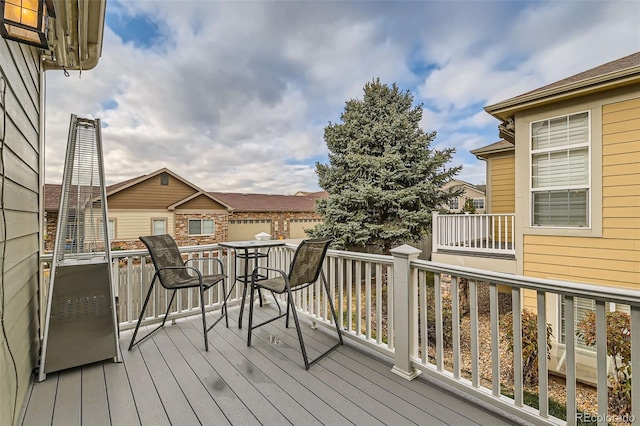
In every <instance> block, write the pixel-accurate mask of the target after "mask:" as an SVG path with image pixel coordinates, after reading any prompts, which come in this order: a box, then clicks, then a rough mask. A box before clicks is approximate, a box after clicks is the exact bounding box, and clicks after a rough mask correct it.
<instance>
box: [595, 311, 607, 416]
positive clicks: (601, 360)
mask: <svg viewBox="0 0 640 426" xmlns="http://www.w3.org/2000/svg"><path fill="white" fill-rule="evenodd" d="M596 370H597V372H596V374H597V377H598V379H597V383H598V385H597V386H598V388H597V389H598V425H601V426H606V425H607V412H608V405H609V387H608V386H607V317H606V311H605V303H604V302H603V301H602V300H596Z"/></svg>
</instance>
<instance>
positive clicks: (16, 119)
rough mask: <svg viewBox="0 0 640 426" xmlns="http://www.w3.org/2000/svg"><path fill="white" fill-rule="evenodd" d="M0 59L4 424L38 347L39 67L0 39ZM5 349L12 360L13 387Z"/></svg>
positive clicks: (29, 54) (25, 51) (30, 53)
mask: <svg viewBox="0 0 640 426" xmlns="http://www.w3.org/2000/svg"><path fill="white" fill-rule="evenodd" d="M0 57H1V58H2V62H1V64H0V73H1V75H2V76H3V77H4V79H5V81H6V97H5V104H4V105H0V114H4V113H5V111H6V114H7V116H6V128H5V129H4V142H5V145H4V153H3V157H4V164H3V165H2V167H0V174H2V173H4V178H5V190H4V203H5V207H4V211H3V212H2V213H3V214H4V218H5V220H6V226H4V225H3V224H2V219H1V218H0V243H2V245H0V249H2V248H6V252H5V254H6V258H5V264H4V268H3V269H4V276H0V280H2V284H3V287H4V290H3V292H4V309H5V310H4V319H5V322H4V324H5V329H6V332H7V338H6V339H5V337H4V335H3V334H2V333H0V424H2V425H10V424H11V422H12V419H13V415H14V411H15V416H16V420H17V417H18V415H19V412H20V408H21V406H22V403H23V401H24V398H25V395H26V391H27V389H28V387H29V380H30V376H31V371H32V370H33V367H34V366H35V365H36V360H37V357H38V351H39V349H40V345H39V330H38V268H39V261H38V250H39V243H38V241H39V176H40V148H39V142H38V137H39V132H40V122H39V119H40V101H39V96H40V80H39V74H40V63H39V59H38V55H37V53H36V50H35V49H31V48H28V47H25V46H22V45H19V44H17V43H13V42H7V41H5V40H4V39H0ZM0 120H1V118H0ZM1 122H2V121H0V123H1ZM0 132H2V129H0ZM0 135H1V133H0ZM5 230H6V239H5V233H4V231H5ZM0 292H2V291H0ZM0 309H2V307H1V306H0ZM9 348H10V349H11V352H12V354H13V357H14V359H15V363H16V368H17V382H18V383H16V374H15V371H14V365H13V362H12V360H11V356H10V354H9ZM16 386H17V389H18V395H17V401H16V396H15V392H16Z"/></svg>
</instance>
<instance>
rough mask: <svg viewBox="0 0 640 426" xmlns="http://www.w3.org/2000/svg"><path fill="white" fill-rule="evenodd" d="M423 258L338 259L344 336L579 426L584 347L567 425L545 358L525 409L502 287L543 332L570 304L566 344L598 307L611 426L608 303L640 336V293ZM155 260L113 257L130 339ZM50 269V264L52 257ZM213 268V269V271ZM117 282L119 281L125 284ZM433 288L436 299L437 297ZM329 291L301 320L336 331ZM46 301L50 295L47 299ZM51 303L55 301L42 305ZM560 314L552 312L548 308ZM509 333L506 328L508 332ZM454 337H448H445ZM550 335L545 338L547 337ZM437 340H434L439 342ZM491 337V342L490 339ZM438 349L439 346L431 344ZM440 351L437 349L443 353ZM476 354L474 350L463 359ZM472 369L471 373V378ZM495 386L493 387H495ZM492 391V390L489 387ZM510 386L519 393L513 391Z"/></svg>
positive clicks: (517, 340)
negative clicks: (483, 299) (486, 351)
mask: <svg viewBox="0 0 640 426" xmlns="http://www.w3.org/2000/svg"><path fill="white" fill-rule="evenodd" d="M294 250H295V245H291V244H287V245H285V246H282V247H274V248H272V249H271V251H270V256H269V266H271V267H275V268H280V269H283V270H287V268H288V265H289V263H290V261H291V259H292V256H293V252H294ZM181 251H182V252H184V253H187V254H188V256H189V257H198V258H200V257H202V258H203V261H202V262H203V265H202V267H203V268H205V271H206V267H205V266H204V264H206V263H208V262H207V261H206V258H207V257H209V256H220V257H221V258H222V259H223V261H224V263H225V269H226V271H227V273H228V274H229V275H231V277H230V282H231V280H232V279H233V270H234V267H233V265H232V264H231V263H230V262H232V261H233V257H232V256H231V257H228V256H226V252H225V251H223V250H222V249H220V248H219V247H218V246H217V245H210V246H197V247H183V248H181ZM419 253H420V251H419V250H417V249H415V248H413V247H410V246H406V245H405V246H401V247H398V248H396V249H394V250H392V256H382V255H374V254H364V253H356V252H347V251H338V250H329V251H328V254H327V260H326V263H325V266H324V272H325V275H326V276H327V279H328V283H329V287H330V292H331V297H332V298H333V300H334V301H335V303H336V310H337V314H338V321H339V322H340V324H339V326H340V328H341V329H342V330H343V336H344V337H345V338H347V339H350V340H352V341H355V342H358V343H360V344H363V345H366V346H367V347H369V348H371V349H374V350H376V351H378V352H380V353H382V354H385V355H388V356H391V357H392V358H394V360H395V365H394V367H393V371H394V372H395V373H397V374H399V375H400V376H402V377H404V378H406V379H412V378H414V377H416V376H417V375H419V374H421V373H422V374H426V375H429V376H433V377H435V378H437V379H439V380H441V381H444V382H446V383H448V384H449V385H451V386H453V387H455V388H456V389H457V390H458V391H461V392H464V393H467V394H469V395H472V396H474V397H475V398H478V399H480V400H482V401H483V403H484V404H488V405H492V406H495V407H498V408H500V409H502V410H505V411H507V412H509V413H511V414H513V415H515V416H518V417H519V418H521V419H523V420H525V421H528V422H532V423H534V424H569V425H573V424H576V420H577V418H576V416H575V415H574V414H573V413H575V412H576V345H575V339H572V338H569V339H567V341H566V358H565V364H566V392H567V399H566V404H567V419H568V421H567V422H564V421H561V420H559V419H557V418H555V417H552V416H550V414H549V399H548V398H549V394H548V386H549V373H548V371H549V368H548V360H547V357H546V356H545V354H544V352H543V351H541V352H540V356H539V357H538V368H539V379H538V380H539V382H538V389H539V401H540V403H539V408H537V409H534V408H531V407H529V406H527V405H525V404H524V396H523V395H524V392H523V374H522V362H521V359H522V351H523V349H522V347H523V342H522V338H521V337H520V336H521V335H522V334H521V330H522V321H521V316H520V315H513V323H512V324H508V325H507V326H508V327H511V328H512V330H513V335H514V336H515V337H514V357H513V359H512V360H505V359H502V358H501V356H500V348H499V342H500V339H501V337H500V326H499V317H500V315H501V314H503V312H499V309H498V287H500V288H501V291H503V290H504V289H505V288H510V289H511V303H512V310H513V312H520V310H521V309H522V308H523V304H524V299H525V297H524V296H525V292H527V291H528V292H529V293H528V294H527V296H528V299H527V300H528V302H527V303H529V304H530V303H532V301H533V303H534V304H535V305H536V306H537V307H536V314H537V322H538V330H545V325H546V324H547V323H548V322H551V321H552V320H554V318H557V316H558V312H557V308H553V307H557V306H558V303H548V302H552V300H551V299H552V298H559V297H561V296H564V300H565V312H566V313H567V314H566V315H567V317H566V336H575V330H576V328H575V325H574V314H573V312H574V310H573V306H574V304H575V300H576V298H577V297H581V298H587V299H591V300H595V305H596V315H597V333H598V336H599V338H598V342H599V343H598V346H597V354H596V365H597V395H598V396H597V401H598V416H599V419H603V421H602V422H599V424H606V420H607V419H608V417H607V402H608V399H607V398H608V394H607V391H608V386H607V355H606V327H605V311H606V305H607V304H608V303H616V304H625V305H629V306H630V310H631V329H632V330H638V329H640V292H638V291H632V290H628V289H625V290H622V289H616V288H609V287H606V286H597V285H588V284H581V283H571V282H563V281H554V280H543V279H535V278H529V277H524V276H517V275H509V274H501V273H494V272H490V271H483V270H476V269H470V268H462V267H454V266H450V265H444V264H437V263H433V262H428V261H423V260H418V259H417V257H418V255H419ZM146 254H147V253H146V251H144V250H136V251H127V252H125V251H116V252H113V253H112V257H113V260H114V265H119V266H118V268H114V271H117V272H114V283H117V285H118V288H119V318H120V326H121V329H126V328H131V327H133V326H134V325H135V321H137V318H138V314H139V311H138V309H139V305H140V304H141V300H144V296H145V295H146V291H147V289H148V285H149V282H150V280H151V276H152V271H151V268H152V267H151V266H150V264H149V261H147V260H146V259H145V255H146ZM42 260H43V262H47V261H50V260H51V257H50V256H49V257H46V256H43V259H42ZM211 263H212V264H213V263H214V262H211ZM116 275H117V277H116ZM442 277H450V284H448V285H445V283H444V281H443V280H442V279H441V278H442ZM461 280H465V282H466V284H465V286H466V287H465V288H466V289H467V290H468V295H469V305H468V307H469V309H468V313H466V314H465V315H468V316H469V323H470V331H469V336H470V337H468V339H469V340H470V341H469V342H468V344H467V345H462V342H461V340H462V337H461V335H462V333H461V319H462V310H461V303H460V299H459V294H458V290H459V286H458V284H459V283H461V282H462V281H461ZM480 283H483V284H482V285H483V286H488V288H489V293H490V303H489V310H490V312H489V318H490V341H491V345H490V346H491V348H490V352H491V367H490V371H491V374H490V377H488V378H487V377H486V374H485V375H484V377H483V373H482V372H481V369H480V365H479V359H480V353H479V351H480V343H479V340H480V331H479V330H480V327H479V313H478V307H479V305H478V288H479V285H480ZM156 288H157V289H158V291H156V294H154V296H153V297H154V299H153V300H154V301H155V302H154V303H155V305H154V306H158V309H157V310H156V309H155V308H154V307H151V308H150V309H149V311H148V314H147V315H146V318H145V323H151V322H157V321H160V320H161V319H162V317H161V316H162V314H163V308H162V307H163V306H164V305H163V303H162V302H164V301H165V300H166V294H164V293H165V291H164V290H162V289H161V287H156ZM430 288H431V289H430ZM241 290H242V288H241V286H236V290H235V291H234V293H233V294H232V295H231V298H230V302H231V303H239V301H240V297H241ZM320 290H321V287H320V284H319V283H317V284H316V285H315V286H312V287H309V288H308V289H307V290H306V291H302V292H299V293H300V294H298V295H296V296H295V297H296V298H297V300H296V305H297V306H298V308H299V310H300V313H301V314H302V315H304V316H307V317H308V318H310V319H311V320H312V321H313V322H314V323H315V324H316V325H318V326H323V327H327V328H332V327H333V325H332V321H331V319H330V317H331V315H330V311H329V305H328V303H327V299H326V296H325V295H324V293H323V292H321V291H320ZM42 291H46V285H45V286H44V288H43V289H42ZM430 291H432V292H433V294H434V298H433V300H432V301H431V302H428V300H427V296H426V295H427V293H429V292H430ZM210 293H212V294H211V295H210V296H209V300H208V301H207V309H209V310H212V309H219V308H220V301H221V300H222V290H221V289H220V290H218V292H217V293H216V292H210ZM447 298H448V300H449V301H450V303H451V308H452V309H451V317H452V322H451V323H452V326H451V330H446V329H445V328H444V326H443V324H444V323H445V321H444V315H445V313H444V310H443V305H444V301H445V300H446V299H447ZM43 299H44V300H46V297H45V298H43ZM548 307H549V308H550V309H552V310H550V311H548V310H547V308H548ZM429 310H433V313H434V316H433V318H432V319H430V320H429V321H430V322H431V324H428V322H429V321H428V320H427V313H428V312H429ZM198 312H199V307H198V298H197V296H195V294H189V293H187V292H183V293H182V294H181V296H180V299H179V301H178V302H177V303H176V306H175V308H174V309H173V310H172V311H171V313H170V318H175V317H178V316H186V315H192V314H196V313H198ZM430 327H431V329H433V328H434V327H435V339H433V338H431V339H430V338H429V336H428V333H429V332H428V330H429V328H430ZM502 327H504V325H502ZM445 332H446V333H445ZM445 334H446V335H448V336H450V337H449V343H450V345H451V348H448V349H446V353H447V354H448V356H449V357H450V362H449V358H447V360H445V343H444V342H445V337H444V336H445ZM544 334H545V333H544V332H542V333H538V335H539V336H544ZM432 337H433V336H432ZM485 337H486V336H485ZM430 341H431V343H429V342H430ZM434 341H435V343H434ZM544 344H545V342H544V338H542V339H539V341H538V346H539V347H543V346H544ZM465 347H469V350H466V349H464V348H465ZM631 348H632V357H631V358H632V361H631V362H632V364H638V365H640V333H633V334H632V339H631ZM464 357H467V358H470V359H471V365H470V367H466V369H469V370H470V371H464V370H463V368H462V365H463V358H464ZM510 362H511V363H512V365H513V369H514V375H513V383H512V384H511V386H512V388H513V397H507V396H505V395H503V384H502V383H501V382H500V380H499V379H496V380H494V378H499V377H500V371H501V370H502V369H504V368H507V367H508V366H509V363H510ZM466 369H465V370H466ZM487 380H488V382H489V383H490V384H489V385H486V383H487ZM483 383H484V384H483ZM511 386H510V387H511ZM632 390H633V393H632V394H633V400H632V408H633V415H634V416H635V418H640V417H639V416H640V378H639V379H637V380H634V381H633V383H632Z"/></svg>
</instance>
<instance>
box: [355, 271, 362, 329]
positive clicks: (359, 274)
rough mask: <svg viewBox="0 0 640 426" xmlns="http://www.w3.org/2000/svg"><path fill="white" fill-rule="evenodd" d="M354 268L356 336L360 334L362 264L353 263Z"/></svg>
mask: <svg viewBox="0 0 640 426" xmlns="http://www.w3.org/2000/svg"><path fill="white" fill-rule="evenodd" d="M355 267H356V283H355V285H356V334H357V335H358V336H360V335H361V334H362V263H361V262H360V261H359V260H356V262H355Z"/></svg>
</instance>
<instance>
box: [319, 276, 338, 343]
mask: <svg viewBox="0 0 640 426" xmlns="http://www.w3.org/2000/svg"><path fill="white" fill-rule="evenodd" d="M321 276H322V282H323V283H324V290H325V292H326V294H327V300H329V307H330V308H331V315H333V323H334V324H335V326H336V333H338V339H339V340H340V344H341V345H342V343H343V342H342V333H340V326H339V325H338V315H336V308H335V307H334V306H333V298H332V297H331V295H330V294H329V283H327V279H326V278H325V276H324V272H321Z"/></svg>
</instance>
